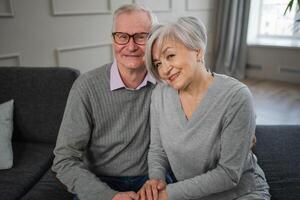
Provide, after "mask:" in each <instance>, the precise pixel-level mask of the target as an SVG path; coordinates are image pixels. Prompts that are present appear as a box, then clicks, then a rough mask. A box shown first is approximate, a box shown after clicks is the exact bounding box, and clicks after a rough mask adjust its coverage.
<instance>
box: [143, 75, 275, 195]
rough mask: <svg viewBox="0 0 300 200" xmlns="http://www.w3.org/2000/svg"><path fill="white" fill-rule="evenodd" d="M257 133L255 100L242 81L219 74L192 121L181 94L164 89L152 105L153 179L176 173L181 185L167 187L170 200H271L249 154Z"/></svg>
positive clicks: (155, 93) (158, 91)
mask: <svg viewBox="0 0 300 200" xmlns="http://www.w3.org/2000/svg"><path fill="white" fill-rule="evenodd" d="M254 132H255V113H254V108H253V104H252V97H251V94H250V91H249V90H248V88H247V87H246V86H245V85H244V84H242V83H240V82H239V81H237V80H235V79H233V78H230V77H228V76H225V75H219V74H215V75H214V81H213V83H212V84H211V85H210V86H209V88H208V91H207V92H206V94H205V96H204V97H203V99H202V101H201V102H200V104H199V105H198V107H197V108H196V110H195V111H194V113H193V115H192V117H191V118H190V119H189V120H188V119H187V118H186V116H185V113H184V111H183V109H182V107H181V102H180V98H179V95H178V91H176V90H174V89H173V88H171V87H170V86H167V85H165V84H159V85H157V87H156V88H155V90H154V91H153V94H152V102H151V139H150V140H151V144H150V150H149V155H148V162H149V176H150V178H155V179H162V180H164V179H165V178H164V177H165V174H166V170H168V169H169V168H171V169H172V171H173V173H174V175H175V177H176V179H177V180H178V182H176V183H174V184H169V185H168V186H167V193H168V196H169V200H191V199H192V200H200V199H201V200H204V199H205V200H221V199H224V200H230V199H249V200H250V199H254V198H253V195H252V193H256V194H255V195H258V196H259V197H260V199H268V197H269V194H268V185H267V183H266V180H265V176H264V173H263V171H262V170H261V169H260V167H259V166H258V165H257V162H256V161H257V160H256V157H255V155H254V154H253V153H252V151H251V150H250V143H251V136H252V135H253V134H254ZM260 195H261V196H260ZM264 196H265V197H267V198H264Z"/></svg>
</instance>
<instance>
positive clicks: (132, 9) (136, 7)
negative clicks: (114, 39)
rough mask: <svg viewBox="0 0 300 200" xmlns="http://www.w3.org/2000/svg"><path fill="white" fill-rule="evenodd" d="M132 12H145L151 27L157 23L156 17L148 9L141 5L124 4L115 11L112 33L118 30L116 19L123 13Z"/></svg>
mask: <svg viewBox="0 0 300 200" xmlns="http://www.w3.org/2000/svg"><path fill="white" fill-rule="evenodd" d="M131 12H145V13H146V14H147V15H148V16H149V19H150V22H151V27H152V26H153V25H154V24H156V23H157V18H156V16H155V15H154V14H153V13H152V12H151V11H150V10H149V9H147V8H146V7H144V6H142V5H139V4H124V5H123V6H121V7H119V8H118V9H116V10H115V12H114V15H113V24H112V32H114V31H115V30H116V19H117V17H118V16H119V15H120V14H122V13H131Z"/></svg>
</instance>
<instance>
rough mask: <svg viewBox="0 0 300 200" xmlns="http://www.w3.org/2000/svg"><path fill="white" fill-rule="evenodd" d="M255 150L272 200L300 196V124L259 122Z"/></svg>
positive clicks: (299, 197) (286, 199)
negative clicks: (266, 123)
mask: <svg viewBox="0 0 300 200" xmlns="http://www.w3.org/2000/svg"><path fill="white" fill-rule="evenodd" d="M256 137H257V144H256V146H255V148H254V153H255V154H256V155H257V158H258V164H259V165H260V166H261V168H262V169H263V170H264V172H265V174H266V178H267V181H268V183H269V186H270V193H271V196H272V200H276V199H280V200H282V199H285V200H289V199H300V170H299V166H300V145H299V141H300V125H289V126H288V125H286V126H279V125H277V126H274V125H273V126H262V125H261V126H257V127H256Z"/></svg>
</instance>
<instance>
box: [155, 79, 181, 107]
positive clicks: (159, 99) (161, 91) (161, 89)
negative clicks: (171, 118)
mask: <svg viewBox="0 0 300 200" xmlns="http://www.w3.org/2000/svg"><path fill="white" fill-rule="evenodd" d="M174 94H176V91H175V90H174V89H173V88H172V87H170V86H169V85H167V84H165V83H157V84H156V86H155V88H154V90H153V92H152V96H151V101H152V102H155V103H156V104H157V103H158V104H161V103H163V102H165V101H168V100H170V99H172V98H173V96H174Z"/></svg>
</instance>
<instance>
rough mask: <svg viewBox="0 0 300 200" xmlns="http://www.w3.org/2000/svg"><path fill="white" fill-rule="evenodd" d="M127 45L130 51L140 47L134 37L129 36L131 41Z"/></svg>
mask: <svg viewBox="0 0 300 200" xmlns="http://www.w3.org/2000/svg"><path fill="white" fill-rule="evenodd" d="M127 47H128V49H129V50H130V51H134V50H136V49H137V48H138V46H137V44H136V43H135V42H134V40H133V37H132V38H129V42H128V44H127Z"/></svg>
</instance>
